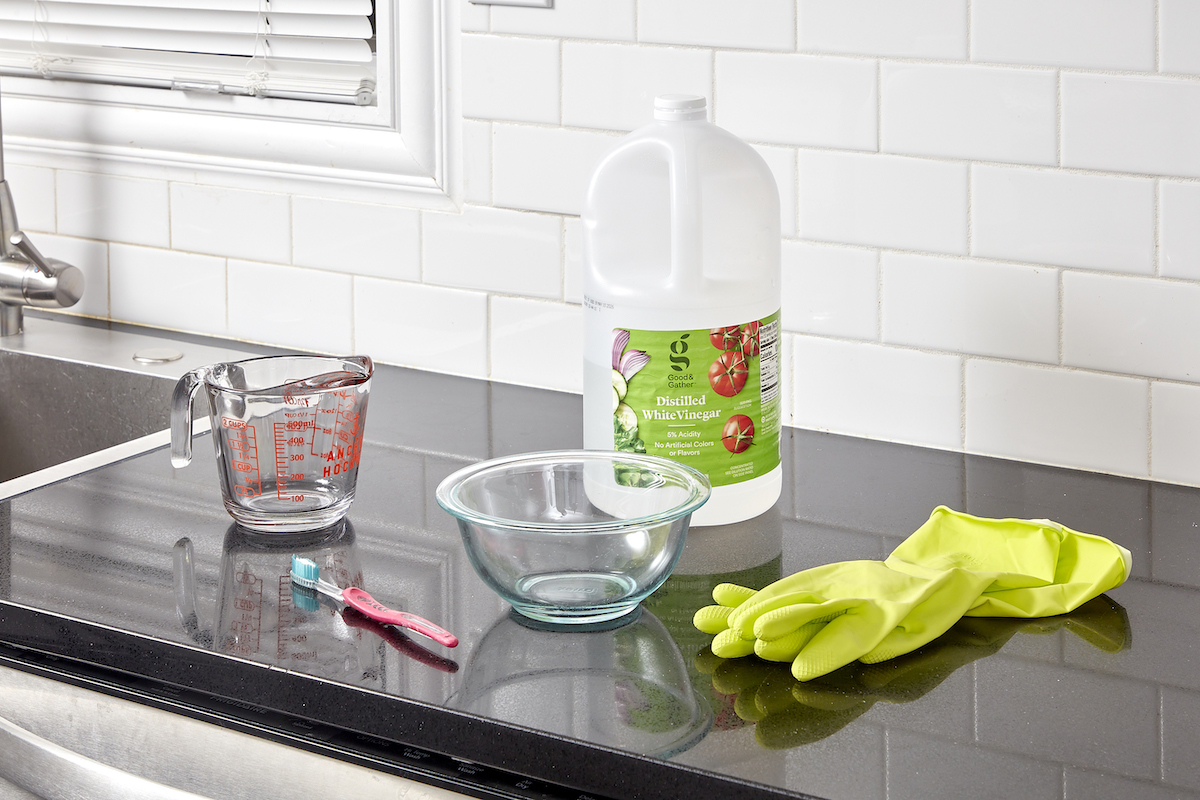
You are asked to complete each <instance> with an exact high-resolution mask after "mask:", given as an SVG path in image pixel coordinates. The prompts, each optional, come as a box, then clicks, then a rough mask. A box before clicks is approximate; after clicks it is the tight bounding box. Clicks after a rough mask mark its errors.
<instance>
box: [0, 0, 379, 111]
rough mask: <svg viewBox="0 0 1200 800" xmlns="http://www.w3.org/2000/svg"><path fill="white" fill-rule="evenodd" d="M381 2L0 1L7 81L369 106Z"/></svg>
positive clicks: (0, 49)
mask: <svg viewBox="0 0 1200 800" xmlns="http://www.w3.org/2000/svg"><path fill="white" fill-rule="evenodd" d="M372 26H373V7H372V0H0V72H2V73H4V74H19V75H40V76H42V77H46V78H66V79H73V80H84V81H93V82H100V83H115V84H128V85H135V86H156V87H163V88H167V87H169V88H176V89H186V90H193V91H211V92H222V93H226V94H243V95H258V96H264V97H291V98H297V99H308V100H323V101H329V102H342V103H357V104H359V105H365V104H370V103H371V102H373V100H374V89H375V53H374V43H375V40H374V31H373V27H372Z"/></svg>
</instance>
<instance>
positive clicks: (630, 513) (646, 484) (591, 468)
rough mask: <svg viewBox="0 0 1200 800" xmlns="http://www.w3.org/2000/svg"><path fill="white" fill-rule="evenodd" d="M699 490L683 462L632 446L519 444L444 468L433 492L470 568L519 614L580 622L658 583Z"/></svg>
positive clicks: (605, 616) (631, 603)
mask: <svg viewBox="0 0 1200 800" xmlns="http://www.w3.org/2000/svg"><path fill="white" fill-rule="evenodd" d="M710 492H711V488H710V486H709V483H708V480H707V478H705V477H704V475H703V474H701V473H700V472H698V471H697V470H694V469H692V468H691V467H688V466H685V465H683V464H679V463H677V462H674V461H669V460H667V459H665V458H659V457H657V456H649V455H644V454H637V453H621V452H606V451H598V450H597V451H593V450H571V451H557V452H547V453H527V454H522V455H516V456H509V457H505V458H498V459H494V460H491V461H485V462H483V463H480V464H475V465H473V466H470V467H466V468H464V469H461V470H459V471H458V472H455V473H454V474H453V475H451V476H450V477H448V478H446V479H445V480H444V481H442V483H441V485H439V486H438V489H437V501H438V504H439V505H440V506H441V507H442V508H444V509H445V510H446V511H447V512H449V513H450V514H451V515H453V516H454V517H455V518H457V519H458V527H459V531H460V532H461V533H462V539H463V545H464V546H465V547H466V550H467V556H468V557H469V558H470V560H471V566H473V567H474V568H475V571H476V572H477V573H479V576H480V577H481V578H482V579H483V581H484V582H485V583H486V584H487V585H488V587H490V588H491V589H492V591H494V592H496V594H498V595H500V597H502V598H503V599H504V600H506V601H507V602H509V603H511V604H512V606H513V608H514V609H516V610H517V611H518V612H519V613H520V614H522V615H524V616H526V617H529V618H531V619H535V620H539V621H541V622H548V623H567V624H591V623H597V622H604V621H607V620H613V619H617V618H619V617H623V616H624V615H626V614H629V613H630V612H631V611H633V610H634V609H635V608H637V605H638V603H640V602H641V601H642V600H644V599H645V598H646V597H648V596H649V595H650V593H651V592H653V591H654V590H655V589H657V588H658V587H659V586H661V585H662V583H663V581H665V580H666V579H667V576H668V575H670V574H671V570H672V569H674V567H675V562H676V561H678V560H679V554H680V552H681V551H682V550H683V544H684V541H685V539H686V537H687V530H688V524H689V523H690V521H691V516H692V512H694V511H695V510H696V509H697V508H699V507H700V506H702V505H704V502H705V501H706V500H707V499H708V496H709V493H710Z"/></svg>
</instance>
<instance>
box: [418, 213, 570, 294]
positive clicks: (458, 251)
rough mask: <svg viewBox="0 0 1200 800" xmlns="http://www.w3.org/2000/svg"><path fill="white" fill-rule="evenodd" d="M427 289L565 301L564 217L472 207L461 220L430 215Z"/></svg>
mask: <svg viewBox="0 0 1200 800" xmlns="http://www.w3.org/2000/svg"><path fill="white" fill-rule="evenodd" d="M424 263H425V272H424V278H425V282H426V283H435V284H441V285H443V286H457V287H459V288H464V289H465V288H472V289H482V290H488V291H495V292H509V293H512V294H522V295H532V296H535V297H555V298H557V297H561V296H562V223H561V221H560V220H559V218H558V217H553V216H548V215H545V214H530V213H528V212H523V211H509V210H507V209H502V208H486V207H481V206H466V207H465V208H464V209H463V213H461V214H438V213H434V212H426V213H425V214H424Z"/></svg>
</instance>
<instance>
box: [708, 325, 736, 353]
mask: <svg viewBox="0 0 1200 800" xmlns="http://www.w3.org/2000/svg"><path fill="white" fill-rule="evenodd" d="M708 340H709V341H710V342H712V346H713V347H715V348H717V349H718V350H737V349H739V348H741V346H742V326H741V325H730V326H729V327H727V328H713V329H712V330H710V331H709V332H708Z"/></svg>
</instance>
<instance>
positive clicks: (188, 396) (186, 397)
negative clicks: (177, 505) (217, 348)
mask: <svg viewBox="0 0 1200 800" xmlns="http://www.w3.org/2000/svg"><path fill="white" fill-rule="evenodd" d="M204 374H205V369H204V367H201V368H199V369H194V370H192V371H191V372H189V373H187V374H186V375H184V376H183V377H182V378H180V379H179V382H178V383H176V384H175V391H174V393H173V394H172V395H171V466H172V467H175V469H179V468H181V467H186V466H187V465H188V464H190V463H191V461H192V399H193V398H195V396H196V390H197V389H199V388H200V384H201V383H203V382H204Z"/></svg>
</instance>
